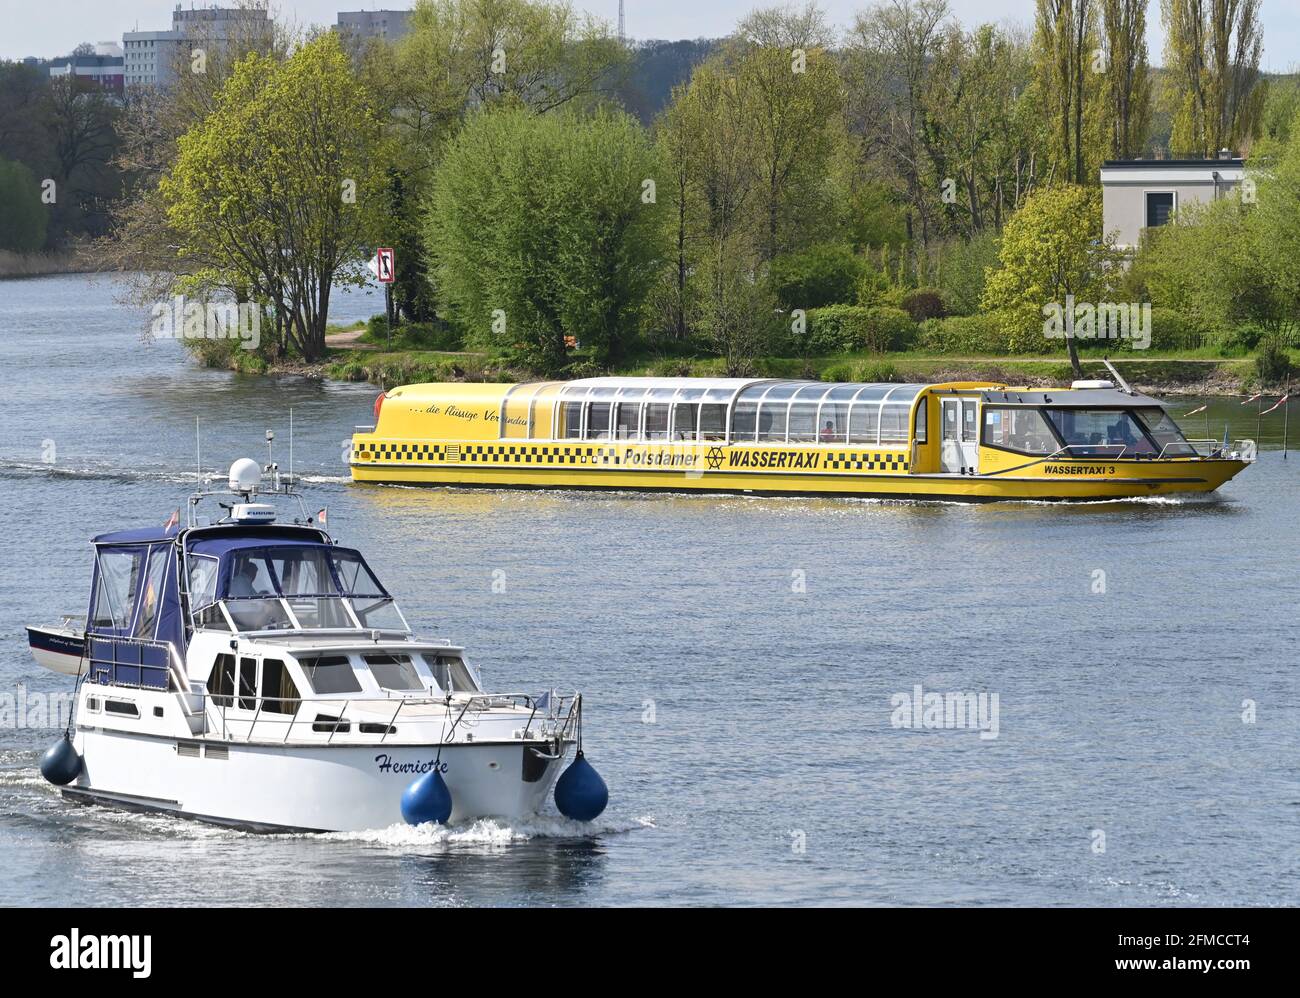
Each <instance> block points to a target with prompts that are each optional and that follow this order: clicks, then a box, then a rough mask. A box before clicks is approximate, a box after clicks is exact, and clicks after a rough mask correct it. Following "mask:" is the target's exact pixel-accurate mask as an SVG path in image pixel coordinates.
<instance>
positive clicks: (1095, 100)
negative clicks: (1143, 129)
mask: <svg viewBox="0 0 1300 998" xmlns="http://www.w3.org/2000/svg"><path fill="white" fill-rule="evenodd" d="M1036 3H1037V7H1036V14H1035V20H1034V44H1035V49H1036V55H1037V64H1038V85H1039V89H1040V94H1041V97H1042V100H1043V103H1044V107H1045V109H1046V111H1047V114H1048V116H1049V117H1048V120H1049V121H1051V122H1052V128H1053V143H1052V163H1053V166H1054V169H1055V172H1056V174H1057V179H1058V180H1064V181H1067V182H1068V183H1072V184H1088V183H1093V182H1094V181H1095V179H1096V168H1097V166H1098V165H1099V162H1100V159H1099V157H1098V156H1097V155H1096V150H1097V149H1098V148H1099V147H1100V145H1101V142H1100V140H1101V139H1102V135H1101V132H1102V125H1101V113H1100V112H1101V107H1102V104H1101V93H1102V90H1101V88H1102V81H1103V76H1102V74H1101V73H1100V72H1098V71H1097V70H1098V68H1099V67H1098V66H1097V64H1096V60H1097V57H1096V53H1097V52H1098V51H1100V48H1099V42H1098V37H1097V21H1098V17H1097V14H1098V0H1036Z"/></svg>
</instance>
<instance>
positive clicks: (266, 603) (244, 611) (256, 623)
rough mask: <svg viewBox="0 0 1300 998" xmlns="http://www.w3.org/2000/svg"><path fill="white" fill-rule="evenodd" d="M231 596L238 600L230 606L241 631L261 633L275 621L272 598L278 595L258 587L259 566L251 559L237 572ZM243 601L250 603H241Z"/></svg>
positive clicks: (232, 582)
mask: <svg viewBox="0 0 1300 998" xmlns="http://www.w3.org/2000/svg"><path fill="white" fill-rule="evenodd" d="M229 594H230V596H231V597H233V598H235V599H236V602H235V603H233V604H229V605H228V606H229V610H230V615H231V617H232V618H233V619H234V621H235V623H236V625H237V626H238V627H240V628H241V629H246V630H250V631H260V630H262V629H263V628H265V627H268V626H270V624H271V622H272V621H273V620H274V619H275V617H276V614H275V611H274V609H273V603H272V598H273V597H274V596H275V595H276V594H275V593H274V592H273V591H272V590H270V589H267V588H265V587H263V586H260V585H258V583H257V565H256V564H255V563H254V562H253V561H252V560H251V559H248V560H245V561H244V562H242V563H241V564H240V566H239V567H238V568H237V569H236V570H235V574H234V576H233V577H232V578H231V580H230V593H229ZM241 599H247V600H249V601H250V602H247V603H243V602H239V600H241Z"/></svg>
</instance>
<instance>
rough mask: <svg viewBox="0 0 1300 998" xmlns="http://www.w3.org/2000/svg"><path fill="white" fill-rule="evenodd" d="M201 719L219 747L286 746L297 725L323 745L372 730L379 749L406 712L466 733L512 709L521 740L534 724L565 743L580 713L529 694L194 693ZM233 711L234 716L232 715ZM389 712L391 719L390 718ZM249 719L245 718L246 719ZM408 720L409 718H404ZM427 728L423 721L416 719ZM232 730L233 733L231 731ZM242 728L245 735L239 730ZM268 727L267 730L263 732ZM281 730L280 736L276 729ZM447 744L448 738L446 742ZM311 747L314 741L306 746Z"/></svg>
mask: <svg viewBox="0 0 1300 998" xmlns="http://www.w3.org/2000/svg"><path fill="white" fill-rule="evenodd" d="M197 696H198V699H199V700H200V701H201V704H202V707H201V710H202V713H203V715H204V716H205V717H206V718H207V719H208V722H209V723H208V725H207V728H208V730H209V731H214V732H219V733H220V737H221V739H222V740H223V741H235V740H239V739H240V737H241V736H242V740H243V741H245V742H251V741H253V740H254V734H255V733H258V732H259V726H261V732H262V733H264V734H265V733H267V732H270V733H272V734H269V735H268V736H267V737H266V739H265V740H277V739H278V740H279V741H280V743H281V744H286V743H288V741H289V739H290V738H291V737H292V735H293V733H294V730H295V729H298V730H301V729H302V727H303V725H307V726H309V728H310V730H311V731H312V732H314V733H317V734H326V735H327V737H326V739H325V744H326V745H329V744H331V743H332V742H333V741H334V737H335V735H338V734H339V733H345V734H347V733H351V732H352V730H353V729H354V727H355V728H356V729H357V730H358V731H361V730H362V729H361V727H360V726H361V725H363V724H364V725H367V726H369V725H373V726H374V727H375V728H376V729H378V730H372V731H365V732H363V733H365V734H378V735H379V741H380V743H383V742H385V741H386V740H387V738H388V736H389V735H392V734H396V733H397V722H398V720H399V719H401V715H402V712H403V711H404V710H406V709H407V708H410V707H416V706H423V707H442V708H444V709H445V715H444V716H443V718H442V721H443V724H444V726H445V727H448V728H450V731H451V733H453V734H454V731H455V729H456V728H457V727H459V726H461V725H462V724H463V725H464V726H465V727H466V728H474V727H476V726H477V724H478V722H479V720H480V718H481V715H482V714H484V713H487V712H488V711H491V710H492V709H494V708H501V707H516V708H519V709H523V710H530V711H531V714H530V716H529V719H528V721H527V722H525V724H524V725H523V731H524V737H528V732H529V731H531V730H533V725H534V723H536V722H538V721H540V724H539V726H538V729H537V730H538V734H539V735H540V736H541V737H544V738H557V737H558V738H560V739H567V738H568V737H569V734H570V733H571V732H572V730H573V727H574V725H575V723H576V719H577V715H578V713H579V711H580V707H578V704H579V703H580V701H581V697H580V696H579V695H578V694H577V693H570V694H555V695H552V696H550V697H549V700H548V701H547V702H546V703H545V704H544V705H543V704H542V703H540V697H539V696H538V695H537V694H531V693H475V694H468V695H466V694H458V693H454V694H451V695H450V696H448V695H437V694H430V695H425V696H400V697H348V698H346V699H341V698H337V697H267V696H249V695H241V694H239V693H210V692H208V693H200V694H197ZM240 701H256V707H253V708H249V707H241V706H237V704H238V703H239V702H240ZM268 704H275V705H277V706H279V707H282V708H286V707H291V708H292V710H283V709H281V710H276V709H271V708H268V707H267V705H268ZM350 708H373V710H372V711H371V712H370V713H369V714H368V716H357V715H356V714H355V713H354V712H350ZM236 711H238V713H237V714H236V713H235V712H236ZM390 711H391V713H390ZM250 713H251V716H250ZM407 719H408V720H409V719H410V718H409V716H408V718H407ZM419 720H420V721H424V722H427V721H429V720H430V718H429V717H427V716H426V717H421V718H419ZM232 724H233V728H232ZM245 724H247V730H243V729H244V725H245ZM268 725H269V726H270V727H269V728H268V727H267V726H268ZM281 725H282V726H283V729H284V730H283V734H282V735H281V734H280V727H279V726H281ZM448 740H450V738H449V739H448ZM312 741H313V743H315V740H314V739H313V740H312Z"/></svg>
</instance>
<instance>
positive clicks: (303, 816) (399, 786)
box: [65, 729, 563, 831]
mask: <svg viewBox="0 0 1300 998" xmlns="http://www.w3.org/2000/svg"><path fill="white" fill-rule="evenodd" d="M178 744H183V745H185V746H186V748H187V750H188V746H190V745H197V746H199V748H198V753H199V754H198V755H197V756H194V755H182V754H180V751H179V750H178V747H177V746H178ZM74 745H75V747H76V749H77V751H78V752H79V753H80V754H81V757H82V759H83V761H84V766H83V769H82V772H81V775H80V776H79V777H78V778H77V780H76V781H75V782H74V783H72V784H71V785H70V786H68V787H67V788H65V792H66V793H67V794H68V796H69V797H72V798H74V799H82V800H92V801H95V802H97V803H103V804H110V805H117V806H122V807H127V808H132V809H142V810H150V811H164V812H168V813H173V814H177V815H180V816H184V817H189V818H197V819H201V820H205V821H212V822H216V823H219V824H223V825H231V826H235V827H240V828H246V829H250V830H255V831H275V830H296V831H360V830H362V829H368V828H385V827H387V826H389V825H392V824H395V823H400V822H402V820H403V819H402V813H401V806H400V802H401V798H402V793H403V791H405V790H406V788H407V787H408V786H409V785H410V784H411V783H412V782H413V781H414V780H416V779H418V777H419V773H418V772H416V771H407V772H402V771H399V770H401V769H403V768H407V767H410V766H412V765H414V766H420V767H424V768H425V769H427V768H428V767H429V766H430V765H431V764H432V763H433V761H434V759H435V757H436V756H437V753H438V750H437V747H436V746H412V745H393V744H384V745H380V744H375V745H330V746H319V747H316V746H312V747H308V746H304V745H288V746H279V745H267V744H248V743H244V742H238V741H235V742H225V741H215V740H212V739H198V740H196V741H193V742H188V741H184V740H182V741H181V742H179V743H178V740H177V739H174V738H167V737H158V736H152V735H135V734H131V733H128V732H121V731H112V730H104V729H80V730H78V732H77V736H76V738H75V740H74ZM189 751H192V750H189ZM525 751H527V747H526V746H525V745H524V744H523V743H514V744H510V743H492V744H488V743H485V744H456V745H451V746H446V747H444V748H443V750H442V756H441V762H442V763H443V764H444V765H445V766H446V770H445V772H444V773H443V778H444V779H445V780H446V782H447V786H448V788H449V789H450V791H451V796H452V813H451V819H450V820H451V821H452V822H453V823H455V822H461V821H465V820H468V819H472V818H478V817H487V816H494V817H502V818H507V819H509V818H519V817H526V816H529V815H533V814H536V813H537V812H538V811H539V810H540V809H541V808H542V807H543V805H544V804H545V801H546V797H547V794H548V793H549V791H550V789H551V787H552V786H553V784H554V782H555V780H556V778H557V777H558V775H559V772H560V769H561V766H562V765H563V761H562V760H556V761H553V762H550V763H549V764H548V765H547V766H546V769H545V772H544V774H543V775H542V776H541V778H540V779H538V780H536V781H535V782H531V783H530V782H525V780H524V779H523V775H522V774H523V767H524V752H525ZM223 754H224V756H225V757H224V758H222V755H223ZM385 762H387V763H388V764H389V766H388V768H383V764H384V763H385Z"/></svg>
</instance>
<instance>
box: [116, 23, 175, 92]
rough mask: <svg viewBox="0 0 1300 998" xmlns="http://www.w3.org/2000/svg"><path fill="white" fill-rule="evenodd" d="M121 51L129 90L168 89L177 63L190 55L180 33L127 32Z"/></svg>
mask: <svg viewBox="0 0 1300 998" xmlns="http://www.w3.org/2000/svg"><path fill="white" fill-rule="evenodd" d="M122 49H123V51H124V52H125V58H126V67H125V72H126V85H127V86H128V87H136V86H167V85H168V84H170V83H171V82H172V81H173V80H174V79H175V78H176V66H177V65H178V63H179V61H180V60H181V59H182V58H184V57H185V56H186V55H188V54H189V43H188V42H187V41H186V40H185V36H184V35H183V34H182V33H181V32H179V31H128V32H126V34H124V35H123V36H122Z"/></svg>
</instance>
